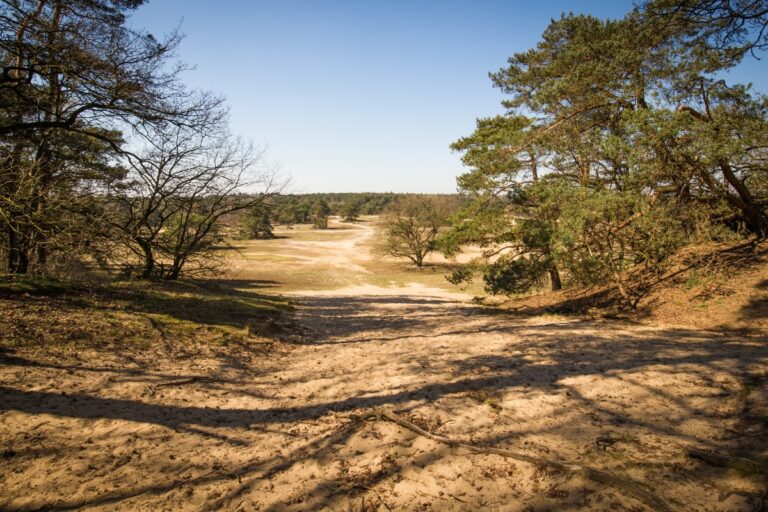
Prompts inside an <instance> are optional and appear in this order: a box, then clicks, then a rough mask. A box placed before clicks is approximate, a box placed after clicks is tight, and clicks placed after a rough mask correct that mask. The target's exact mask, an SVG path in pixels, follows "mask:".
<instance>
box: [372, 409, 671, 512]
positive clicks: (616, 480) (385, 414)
mask: <svg viewBox="0 0 768 512" xmlns="http://www.w3.org/2000/svg"><path fill="white" fill-rule="evenodd" d="M363 418H364V419H366V420H372V421H381V420H389V421H391V422H393V423H396V424H397V425H400V426H401V427H403V428H405V429H407V430H410V431H411V432H414V433H416V434H418V435H420V436H423V437H426V438H427V439H431V440H433V441H436V442H438V443H442V444H446V445H448V446H451V447H455V448H464V449H465V450H469V451H472V452H475V453H485V454H494V455H501V456H502V457H508V458H510V459H515V460H519V461H522V462H527V463H529V464H535V465H537V466H540V467H548V468H552V469H556V470H558V471H562V472H564V473H571V474H578V475H581V476H583V477H584V478H586V479H588V480H592V481H594V482H598V483H601V484H606V485H610V486H612V487H615V488H617V489H619V490H621V491H624V492H625V493H626V494H628V495H629V496H631V497H632V498H634V499H636V500H638V501H641V502H642V503H644V504H645V505H646V506H648V507H650V508H651V510H657V511H660V512H671V511H672V509H671V508H670V507H669V505H667V503H666V502H665V501H664V500H662V499H661V498H659V497H658V496H656V495H655V494H653V493H652V492H650V491H648V490H646V489H645V488H644V487H642V486H641V485H640V484H639V483H637V482H634V481H633V480H630V479H628V478H625V477H619V476H616V475H612V474H610V473H606V472H605V471H600V470H598V469H594V468H590V467H587V466H582V465H579V464H571V463H568V462H561V461H557V460H553V459H545V458H542V457H535V456H532V455H527V454H525V453H521V452H516V451H513V450H506V449H501V448H489V447H482V446H475V445H471V444H467V443H462V442H459V441H456V440H455V439H450V438H448V437H444V436H440V435H437V434H433V433H431V432H427V431H426V430H424V429H422V428H421V427H419V426H417V425H415V424H413V423H411V422H410V421H408V420H406V419H405V418H402V417H400V416H398V415H397V414H395V413H393V412H392V411H388V410H386V409H382V408H378V407H377V408H375V409H373V411H371V412H370V413H368V414H367V415H365V416H363Z"/></svg>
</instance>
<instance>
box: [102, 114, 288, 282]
mask: <svg viewBox="0 0 768 512" xmlns="http://www.w3.org/2000/svg"><path fill="white" fill-rule="evenodd" d="M138 135H139V138H140V139H141V140H142V141H143V144H144V147H143V149H142V150H140V151H136V152H135V153H128V154H126V156H125V163H126V166H127V168H128V179H127V180H120V181H119V182H117V183H116V184H115V187H114V188H112V190H111V194H110V195H111V196H112V197H114V200H115V207H116V211H115V212H114V214H113V215H112V216H111V217H113V220H111V224H112V225H113V227H114V228H115V229H116V230H117V231H118V232H119V233H120V234H121V236H122V240H123V242H124V244H125V246H126V247H127V248H128V249H129V251H130V252H131V253H132V254H133V255H134V256H135V257H136V258H137V259H138V260H139V261H140V262H141V272H140V275H141V276H142V277H145V278H150V277H160V278H163V279H178V278H179V277H180V276H181V275H182V274H186V275H191V274H194V273H200V272H202V271H204V270H207V269H210V268H211V266H212V264H213V262H214V260H215V258H216V252H217V248H219V247H220V246H221V244H222V243H224V242H225V240H226V237H225V236H224V233H223V232H222V230H221V227H222V226H221V220H222V218H224V217H226V216H228V215H230V214H232V213H234V212H237V211H240V210H244V209H246V208H252V207H254V206H257V205H259V204H263V203H264V202H265V201H266V200H267V199H268V198H269V197H270V196H272V195H274V194H276V193H278V192H279V191H280V190H282V188H283V187H284V186H285V180H284V179H283V178H282V177H281V175H280V173H279V172H278V171H277V170H276V169H275V168H273V167H270V166H269V165H268V164H267V162H266V161H265V155H264V151H263V150H260V149H257V148H255V147H254V146H253V145H252V144H250V143H245V142H243V141H242V140H240V139H236V138H232V137H230V136H229V134H228V133H227V132H226V131H225V130H216V129H215V127H213V128H212V129H211V131H210V132H208V133H203V132H199V131H196V130H191V129H189V128H185V127H179V126H174V125H167V126H165V127H163V128H157V127H154V126H153V127H150V128H149V129H147V130H139V131H138Z"/></svg>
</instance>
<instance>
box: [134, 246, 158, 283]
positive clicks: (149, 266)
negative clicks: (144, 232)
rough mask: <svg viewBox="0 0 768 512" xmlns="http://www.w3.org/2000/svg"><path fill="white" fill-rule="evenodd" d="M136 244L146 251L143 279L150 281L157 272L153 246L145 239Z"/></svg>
mask: <svg viewBox="0 0 768 512" xmlns="http://www.w3.org/2000/svg"><path fill="white" fill-rule="evenodd" d="M136 243H138V244H139V247H141V250H142V251H144V270H143V271H142V273H141V277H143V278H144V279H149V278H150V277H152V274H153V273H154V271H155V255H154V253H153V252H152V245H151V244H150V243H149V242H147V241H146V240H143V239H137V240H136Z"/></svg>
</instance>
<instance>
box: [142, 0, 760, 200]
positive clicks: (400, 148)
mask: <svg viewBox="0 0 768 512" xmlns="http://www.w3.org/2000/svg"><path fill="white" fill-rule="evenodd" d="M631 5H632V2H631V1H625V0H611V1H600V0H589V1H587V0H584V1H578V0H574V1H554V0H534V1H519V0H516V1H512V0H508V1H491V0H474V1H473V0H464V1H452V0H443V1H438V0H433V1H427V0H410V1H406V0H404V1H400V0H389V1H381V2H375V1H365V0H358V1H332V0H314V1H312V0H303V1H299V0H271V1H260V0H219V1H218V2H212V1H210V0H150V1H149V3H147V4H146V5H144V6H142V7H140V8H139V9H138V11H137V12H136V13H135V15H134V16H133V20H132V24H133V25H134V26H136V27H143V28H145V29H147V30H149V31H150V32H152V33H153V34H155V35H162V34H164V33H167V32H169V31H170V30H171V29H172V28H173V27H175V26H176V25H178V24H179V23H181V30H182V32H183V33H184V34H186V38H185V40H184V42H183V43H182V45H181V48H180V56H181V58H182V60H184V61H185V62H188V63H190V64H194V65H196V69H195V70H193V71H190V72H188V73H187V74H186V76H185V81H186V82H187V83H188V84H190V85H191V86H194V87H198V88H202V89H207V90H211V91H214V92H216V93H218V94H222V95H224V96H226V97H227V100H228V104H229V106H230V109H231V112H232V129H233V132H234V133H235V134H237V135H241V136H243V137H245V138H249V139H252V140H253V141H254V142H256V143H257V144H266V145H268V146H269V151H268V154H269V158H270V159H271V160H272V161H274V162H277V163H279V164H280V165H281V167H282V169H283V171H284V172H285V173H287V174H288V175H290V176H291V180H292V185H291V189H292V191H294V192H361V191H377V192H385V191H394V192H440V193H447V192H454V191H455V190H456V176H458V175H459V174H461V173H462V172H463V169H462V166H461V163H460V161H459V155H457V154H454V153H451V151H450V150H449V149H448V145H449V144H450V143H451V142H453V141H454V140H456V139H457V138H459V137H461V136H463V135H467V134H469V133H471V132H472V130H473V128H474V124H475V119H476V118H477V117H482V116H489V115H494V114H498V113H501V112H502V111H503V109H502V108H501V106H500V104H499V102H500V101H501V99H502V94H501V93H500V91H498V90H497V89H494V88H493V87H491V84H490V80H489V79H488V72H490V71H496V70H498V69H499V68H500V67H502V66H503V65H504V64H505V61H506V59H507V57H509V56H510V55H511V54H513V53H515V52H518V51H524V50H526V49H528V48H530V47H532V46H534V45H535V44H536V42H537V41H538V39H539V36H540V35H541V33H542V31H543V30H544V28H545V27H546V25H547V24H548V22H549V20H550V19H551V18H553V17H555V18H556V17H559V16H560V13H561V12H564V11H566V12H568V11H572V12H575V13H590V14H593V15H595V16H599V17H611V18H617V17H620V16H622V15H623V14H624V13H625V12H627V11H628V10H629V9H630V8H631ZM764 68H766V66H765V65H764V63H763V62H760V63H749V64H748V65H746V66H742V68H741V69H739V70H737V71H735V72H733V73H732V74H733V76H732V78H733V79H735V80H739V81H743V82H748V81H752V82H756V83H760V84H765V78H766V71H765V69H764Z"/></svg>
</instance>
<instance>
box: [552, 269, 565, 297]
mask: <svg viewBox="0 0 768 512" xmlns="http://www.w3.org/2000/svg"><path fill="white" fill-rule="evenodd" d="M549 282H550V283H551V284H552V291H553V292H556V291H557V290H560V289H562V288H563V283H562V281H560V272H559V271H558V270H557V267H556V266H554V265H552V266H551V267H549Z"/></svg>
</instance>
